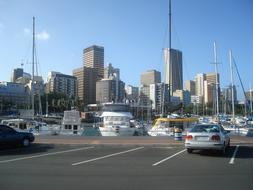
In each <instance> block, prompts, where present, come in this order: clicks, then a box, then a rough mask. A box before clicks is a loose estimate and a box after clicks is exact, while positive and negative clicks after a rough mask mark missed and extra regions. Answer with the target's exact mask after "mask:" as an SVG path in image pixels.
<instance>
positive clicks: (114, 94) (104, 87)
mask: <svg viewBox="0 0 253 190" xmlns="http://www.w3.org/2000/svg"><path fill="white" fill-rule="evenodd" d="M124 88H125V83H124V82H122V81H121V80H115V79H113V78H110V79H102V80H100V81H97V83H96V103H106V102H123V100H124V98H125V96H124V95H125V90H124Z"/></svg>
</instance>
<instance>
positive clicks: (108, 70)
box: [104, 63, 120, 79]
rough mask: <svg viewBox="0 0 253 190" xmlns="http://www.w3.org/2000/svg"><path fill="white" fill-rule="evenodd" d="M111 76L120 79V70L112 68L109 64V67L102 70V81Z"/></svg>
mask: <svg viewBox="0 0 253 190" xmlns="http://www.w3.org/2000/svg"><path fill="white" fill-rule="evenodd" d="M112 76H114V77H117V78H119V79H120V70H119V69H118V68H114V67H113V66H112V64H111V63H109V65H108V66H107V67H105V68H104V79H109V78H110V77H112Z"/></svg>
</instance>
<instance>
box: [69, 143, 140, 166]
mask: <svg viewBox="0 0 253 190" xmlns="http://www.w3.org/2000/svg"><path fill="white" fill-rule="evenodd" d="M143 148H144V147H139V148H134V149H130V150H126V151H122V152H117V153H114V154H109V155H106V156H102V157H98V158H93V159H90V160H85V161H81V162H76V163H73V164H72V166H77V165H80V164H85V163H88V162H94V161H96V160H101V159H104V158H109V157H112V156H117V155H120V154H125V153H128V152H133V151H136V150H140V149H143Z"/></svg>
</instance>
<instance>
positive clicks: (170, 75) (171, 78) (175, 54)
mask: <svg viewBox="0 0 253 190" xmlns="http://www.w3.org/2000/svg"><path fill="white" fill-rule="evenodd" d="M164 62H165V73H164V75H165V79H164V80H165V83H166V84H168V85H170V88H171V90H170V93H171V95H173V92H174V91H176V90H182V89H183V66H182V52H181V51H179V50H176V49H169V48H166V49H164Z"/></svg>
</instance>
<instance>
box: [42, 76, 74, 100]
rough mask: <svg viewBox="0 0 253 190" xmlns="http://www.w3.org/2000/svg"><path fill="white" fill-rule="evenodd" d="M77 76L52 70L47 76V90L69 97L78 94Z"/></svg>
mask: <svg viewBox="0 0 253 190" xmlns="http://www.w3.org/2000/svg"><path fill="white" fill-rule="evenodd" d="M76 80H77V79H76V77H74V76H71V75H65V74H62V73H59V72H54V71H51V72H49V73H48V78H47V92H55V93H61V94H65V95H66V96H68V97H75V96H76V87H77V86H76V83H77V81H76Z"/></svg>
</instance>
